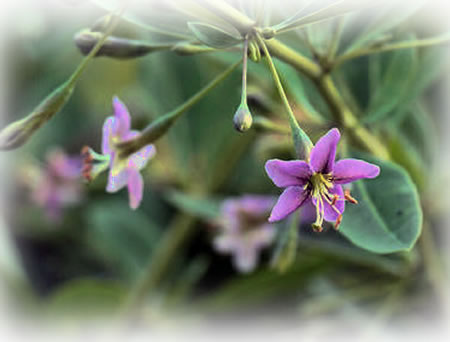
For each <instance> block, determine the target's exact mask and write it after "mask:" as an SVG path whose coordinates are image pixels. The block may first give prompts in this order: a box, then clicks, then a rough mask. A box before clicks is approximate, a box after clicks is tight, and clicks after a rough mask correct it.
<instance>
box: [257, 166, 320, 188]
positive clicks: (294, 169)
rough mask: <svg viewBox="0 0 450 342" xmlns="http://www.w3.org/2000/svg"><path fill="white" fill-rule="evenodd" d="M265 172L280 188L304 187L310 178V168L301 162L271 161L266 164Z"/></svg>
mask: <svg viewBox="0 0 450 342" xmlns="http://www.w3.org/2000/svg"><path fill="white" fill-rule="evenodd" d="M266 172H267V174H268V175H269V177H270V179H272V181H273V182H274V183H275V185H276V186H278V187H280V188H286V187H288V186H292V185H300V186H301V185H305V184H306V182H307V181H308V179H309V178H310V177H311V173H312V172H311V168H310V167H309V165H308V163H306V162H304V161H302V160H289V161H285V160H279V159H271V160H269V161H267V162H266Z"/></svg>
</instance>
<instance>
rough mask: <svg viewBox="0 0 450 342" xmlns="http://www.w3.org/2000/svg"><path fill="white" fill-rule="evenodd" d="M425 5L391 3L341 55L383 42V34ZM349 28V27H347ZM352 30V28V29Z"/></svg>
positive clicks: (422, 0)
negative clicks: (379, 41)
mask: <svg viewBox="0 0 450 342" xmlns="http://www.w3.org/2000/svg"><path fill="white" fill-rule="evenodd" d="M424 3H425V0H419V1H411V2H409V3H408V4H407V5H405V3H404V2H403V1H393V2H392V4H389V5H388V6H387V7H386V8H383V10H378V11H376V16H375V18H374V19H373V20H372V21H371V22H370V23H369V25H368V26H367V28H366V29H365V30H362V32H361V31H359V32H361V33H360V34H359V35H358V36H357V37H356V38H355V39H353V41H352V42H351V43H350V45H349V46H348V48H347V49H346V50H345V52H344V53H343V54H347V53H349V52H351V51H355V50H357V49H360V48H363V47H366V46H369V45H371V44H375V43H377V41H378V40H380V39H382V40H384V38H385V34H386V33H387V32H388V31H390V30H392V29H393V28H395V27H397V26H398V25H400V24H401V23H402V22H403V21H405V20H406V19H408V18H409V17H410V16H412V15H413V14H414V13H416V12H417V11H418V10H419V9H420V7H422V6H423V5H424ZM349 26H350V25H349ZM353 29H354V27H353Z"/></svg>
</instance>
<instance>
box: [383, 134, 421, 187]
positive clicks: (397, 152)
mask: <svg viewBox="0 0 450 342" xmlns="http://www.w3.org/2000/svg"><path fill="white" fill-rule="evenodd" d="M388 149H389V154H390V156H391V157H392V160H393V161H394V162H396V163H397V164H399V165H401V166H402V167H404V168H405V170H406V171H408V173H409V174H410V175H411V178H412V180H413V182H414V183H415V184H416V185H417V188H418V189H419V191H420V190H422V189H423V188H424V186H425V184H426V176H427V175H426V172H427V169H426V167H425V163H424V161H423V159H422V158H421V156H419V154H418V153H417V150H415V149H414V148H413V147H412V146H411V144H410V141H409V139H407V138H406V137H405V136H404V135H403V134H402V133H401V132H399V131H391V134H390V135H389V139H388Z"/></svg>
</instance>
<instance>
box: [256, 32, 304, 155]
mask: <svg viewBox="0 0 450 342" xmlns="http://www.w3.org/2000/svg"><path fill="white" fill-rule="evenodd" d="M256 39H257V41H258V43H259V45H260V46H261V48H262V49H263V51H264V54H265V56H266V58H267V61H268V63H269V68H270V71H271V73H272V77H273V79H274V82H275V85H276V87H277V89H278V93H279V95H280V97H281V100H282V102H283V105H284V107H285V108H286V111H287V114H288V119H289V124H290V126H291V131H292V137H293V139H294V144H295V150H296V151H297V152H298V151H304V157H305V158H306V159H308V158H309V153H310V151H311V149H312V148H313V143H312V142H311V139H310V138H309V137H308V135H307V134H306V133H305V132H304V131H303V129H302V128H301V127H300V125H299V124H298V121H297V119H296V118H295V115H294V112H293V111H292V108H291V105H290V104H289V100H288V98H287V96H286V93H285V91H284V89H283V85H282V84H281V80H280V77H279V76H278V72H277V69H276V67H275V64H274V63H273V60H272V57H271V56H270V53H269V50H268V49H267V46H266V44H265V42H264V39H263V38H262V37H261V36H260V35H259V34H257V35H256ZM297 138H298V139H297Z"/></svg>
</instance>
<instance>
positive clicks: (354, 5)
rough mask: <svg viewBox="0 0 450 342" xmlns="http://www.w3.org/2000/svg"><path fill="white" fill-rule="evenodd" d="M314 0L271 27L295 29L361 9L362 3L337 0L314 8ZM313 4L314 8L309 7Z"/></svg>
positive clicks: (352, 0) (283, 30) (285, 29)
mask: <svg viewBox="0 0 450 342" xmlns="http://www.w3.org/2000/svg"><path fill="white" fill-rule="evenodd" d="M315 4H316V2H312V5H310V4H308V5H307V6H305V7H304V8H301V9H300V10H299V11H298V12H297V13H296V14H294V15H293V16H292V17H290V18H289V19H286V20H285V21H283V22H282V23H280V24H278V25H276V26H274V27H273V28H274V29H275V30H276V31H278V32H286V31H290V30H295V29H298V28H300V27H303V26H305V25H310V24H313V23H317V22H320V21H324V20H329V19H331V18H335V17H337V16H341V15H344V14H348V13H351V12H354V11H357V10H361V7H362V4H361V1H358V0H337V1H335V2H334V3H332V4H331V5H328V6H324V7H322V8H319V9H316V8H317V7H316V6H315ZM313 6H314V10H311V8H312V7H313Z"/></svg>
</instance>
